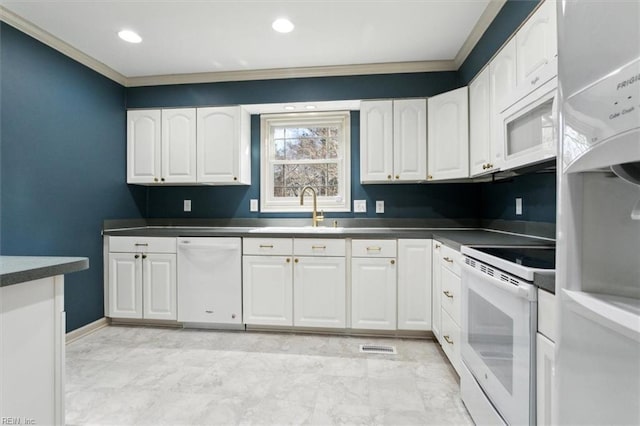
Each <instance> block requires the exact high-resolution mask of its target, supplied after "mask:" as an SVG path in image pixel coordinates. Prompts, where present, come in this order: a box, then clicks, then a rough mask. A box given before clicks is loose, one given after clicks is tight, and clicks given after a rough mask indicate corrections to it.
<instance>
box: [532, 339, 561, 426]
mask: <svg viewBox="0 0 640 426" xmlns="http://www.w3.org/2000/svg"><path fill="white" fill-rule="evenodd" d="M554 350H555V345H554V344H553V342H552V341H551V340H549V339H547V338H546V337H544V336H543V335H542V334H540V333H537V334H536V352H537V354H536V364H537V366H536V376H537V377H536V393H537V395H536V410H537V414H536V416H537V419H538V424H539V425H553V424H556V422H554V421H553V420H552V418H551V414H552V412H553V402H554V401H555V395H554V392H553V388H554V382H555V354H554Z"/></svg>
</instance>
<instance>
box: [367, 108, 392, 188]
mask: <svg viewBox="0 0 640 426" xmlns="http://www.w3.org/2000/svg"><path fill="white" fill-rule="evenodd" d="M392 178H393V101H392V100H384V101H362V102H361V103H360V181H361V182H363V183H365V182H390V181H391V180H392Z"/></svg>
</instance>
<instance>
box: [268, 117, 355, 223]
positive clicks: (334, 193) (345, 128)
mask: <svg viewBox="0 0 640 426" xmlns="http://www.w3.org/2000/svg"><path fill="white" fill-rule="evenodd" d="M261 124H262V126H261V127H262V129H261V130H262V132H261V137H262V143H261V153H260V154H261V159H262V161H261V185H260V186H261V201H262V207H261V211H265V212H295V211H308V210H309V206H310V203H309V204H307V203H305V206H300V199H299V194H300V192H299V191H300V189H302V188H303V187H304V186H307V185H309V186H312V187H313V188H314V189H316V191H317V194H318V208H319V209H323V210H325V211H349V209H350V205H351V196H350V188H351V179H350V178H351V173H350V170H349V166H350V164H349V154H350V118H349V112H348V111H345V112H330V113H298V114H269V115H263V116H262V117H261Z"/></svg>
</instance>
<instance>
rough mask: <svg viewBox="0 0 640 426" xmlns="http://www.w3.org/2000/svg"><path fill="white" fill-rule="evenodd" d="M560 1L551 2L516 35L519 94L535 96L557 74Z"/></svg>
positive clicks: (544, 4)
mask: <svg viewBox="0 0 640 426" xmlns="http://www.w3.org/2000/svg"><path fill="white" fill-rule="evenodd" d="M557 55H558V42H557V29H556V2H555V1H552V0H547V1H545V2H544V3H542V5H540V7H539V8H538V10H536V12H535V13H534V14H533V15H532V16H531V18H529V19H528V20H527V22H525V24H524V25H523V26H522V28H520V29H519V30H518V32H517V33H516V61H517V65H516V70H517V79H516V81H517V82H516V84H517V86H518V93H519V95H521V96H524V95H526V94H527V93H531V92H532V91H533V90H535V89H536V88H537V87H538V86H540V85H542V84H544V83H545V82H547V81H549V80H550V79H551V78H552V77H554V76H555V75H556V74H557V69H558V68H557V61H556V58H557Z"/></svg>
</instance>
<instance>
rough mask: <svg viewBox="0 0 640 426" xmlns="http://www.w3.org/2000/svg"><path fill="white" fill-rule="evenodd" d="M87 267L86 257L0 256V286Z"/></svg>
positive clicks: (81, 269) (87, 260)
mask: <svg viewBox="0 0 640 426" xmlns="http://www.w3.org/2000/svg"><path fill="white" fill-rule="evenodd" d="M88 268H89V259H88V258H86V257H57V256H0V287H6V286H9V285H13V284H19V283H23V282H27V281H33V280H38V279H41V278H46V277H52V276H55V275H63V274H68V273H71V272H78V271H83V270H85V269H88Z"/></svg>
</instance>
